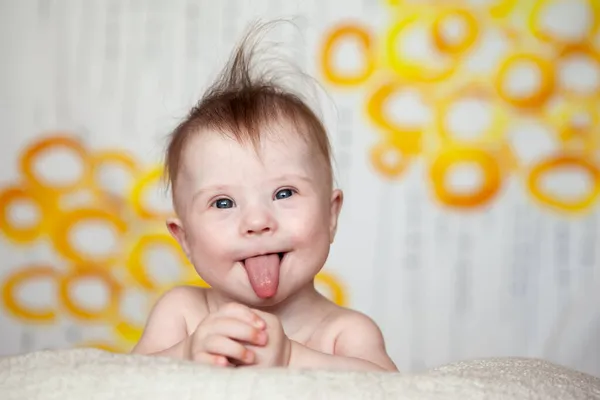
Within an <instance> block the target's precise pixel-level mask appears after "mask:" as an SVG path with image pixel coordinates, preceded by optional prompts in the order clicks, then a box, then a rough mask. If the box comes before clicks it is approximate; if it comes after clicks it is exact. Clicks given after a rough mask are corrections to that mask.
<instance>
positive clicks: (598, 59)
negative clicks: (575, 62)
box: [558, 43, 600, 101]
mask: <svg viewBox="0 0 600 400" xmlns="http://www.w3.org/2000/svg"><path fill="white" fill-rule="evenodd" d="M577 54H582V55H585V56H586V57H587V58H589V59H591V60H593V61H594V62H595V64H596V67H597V68H596V69H600V53H599V52H598V51H596V50H595V49H594V47H593V45H591V44H589V43H583V44H576V45H569V46H565V47H564V48H563V49H562V50H561V51H560V54H559V55H558V61H559V62H561V61H564V60H565V59H567V58H568V57H571V56H573V55H577ZM599 84H600V82H599ZM561 89H562V90H563V91H564V92H565V93H566V94H568V95H570V96H573V97H575V98H577V99H581V98H587V99H589V100H593V101H598V100H600V99H599V97H600V90H598V89H597V90H595V91H593V92H592V93H586V94H583V93H580V92H578V91H576V90H572V89H570V88H568V87H564V88H561Z"/></svg>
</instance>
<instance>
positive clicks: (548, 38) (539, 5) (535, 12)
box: [528, 0, 600, 46]
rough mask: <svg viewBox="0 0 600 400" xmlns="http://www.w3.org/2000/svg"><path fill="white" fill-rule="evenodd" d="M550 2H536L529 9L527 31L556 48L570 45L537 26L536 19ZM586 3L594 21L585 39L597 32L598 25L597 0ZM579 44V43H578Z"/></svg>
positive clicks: (589, 0)
mask: <svg viewBox="0 0 600 400" xmlns="http://www.w3.org/2000/svg"><path fill="white" fill-rule="evenodd" d="M550 2H551V0H536V1H535V4H534V5H533V8H532V9H531V13H530V14H529V19H528V25H529V30H530V31H531V33H533V35H534V36H535V37H536V38H537V39H539V40H542V41H545V42H549V43H552V44H554V45H557V46H562V45H565V44H571V43H573V42H571V41H569V40H564V39H561V38H557V37H554V36H552V34H550V33H548V32H545V31H544V30H543V28H542V27H541V26H539V24H538V17H539V16H540V15H542V14H543V11H544V8H546V7H547V6H548V3H550ZM586 3H587V4H588V6H589V7H590V9H591V11H592V12H591V16H592V17H593V19H594V21H593V22H592V26H591V27H590V31H589V32H588V33H587V35H586V37H587V38H590V37H592V36H593V35H594V34H595V33H596V31H597V30H598V26H599V25H600V2H598V0H587V1H586ZM584 40H585V39H584ZM579 42H580V41H579Z"/></svg>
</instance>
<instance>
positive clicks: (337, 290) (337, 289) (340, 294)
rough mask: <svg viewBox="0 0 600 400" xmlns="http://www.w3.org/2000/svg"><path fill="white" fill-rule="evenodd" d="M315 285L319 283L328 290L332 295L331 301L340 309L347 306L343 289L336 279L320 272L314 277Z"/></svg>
mask: <svg viewBox="0 0 600 400" xmlns="http://www.w3.org/2000/svg"><path fill="white" fill-rule="evenodd" d="M315 281H316V282H317V283H321V284H323V285H325V286H327V287H328V288H329V290H330V291H331V295H332V297H333V298H332V299H331V300H332V301H333V302H334V303H335V304H337V305H338V306H340V307H346V306H347V305H348V299H347V296H346V293H345V291H344V288H343V287H342V285H341V284H340V282H339V281H338V279H337V278H336V277H335V276H333V275H332V274H329V273H327V272H324V271H321V272H319V273H318V274H317V276H316V277H315Z"/></svg>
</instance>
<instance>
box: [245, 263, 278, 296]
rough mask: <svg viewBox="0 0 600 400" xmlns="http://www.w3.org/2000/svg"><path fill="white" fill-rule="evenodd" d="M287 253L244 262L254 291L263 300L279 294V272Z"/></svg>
mask: <svg viewBox="0 0 600 400" xmlns="http://www.w3.org/2000/svg"><path fill="white" fill-rule="evenodd" d="M285 255H286V252H280V253H270V254H264V255H259V256H255V257H249V258H246V259H245V260H242V265H243V266H244V269H245V270H246V273H247V274H248V280H249V281H250V285H251V286H252V289H253V290H254V292H255V293H256V295H257V296H258V297H260V298H261V299H268V298H270V297H273V296H275V294H277V288H278V287H279V270H280V267H281V261H282V260H283V258H284V257H285Z"/></svg>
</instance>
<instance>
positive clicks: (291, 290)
mask: <svg viewBox="0 0 600 400" xmlns="http://www.w3.org/2000/svg"><path fill="white" fill-rule="evenodd" d="M250 36H251V35H249V36H247V37H246V39H245V40H244V41H243V42H242V44H241V46H240V47H239V48H238V49H237V50H236V51H235V52H234V54H233V57H232V59H231V60H230V62H229V63H228V65H227V67H226V68H225V70H224V71H223V72H222V75H221V77H220V79H218V80H217V82H216V83H215V84H214V85H213V86H212V87H211V88H210V89H209V90H208V91H207V93H206V94H205V95H204V97H203V98H202V99H201V100H200V102H199V103H198V104H197V105H196V107H195V108H193V109H192V111H191V112H190V113H189V115H188V117H187V118H186V119H185V120H184V121H183V122H182V123H181V124H180V125H179V126H178V127H177V128H176V129H175V131H174V132H173V133H172V136H171V137H170V142H169V146H168V149H167V154H166V172H167V176H168V178H169V182H170V184H171V188H172V193H173V204H174V208H175V211H176V215H177V218H174V219H171V220H169V221H167V227H168V230H169V232H170V233H171V234H172V235H173V237H175V239H176V240H177V241H178V243H179V244H180V245H181V247H182V249H183V250H184V252H185V254H186V255H187V257H188V258H189V259H190V261H191V263H192V264H193V265H194V268H195V269H196V271H197V272H198V274H199V275H200V276H201V277H202V279H203V280H204V281H206V282H207V283H208V284H209V285H210V287H211V288H210V289H206V288H200V287H190V286H182V287H176V288H174V289H172V290H170V291H168V292H166V293H165V294H164V295H163V296H162V297H161V298H160V300H159V301H158V302H157V303H156V305H155V306H154V308H153V310H152V312H151V313H150V316H149V318H148V321H147V323H146V327H145V329H144V333H143V335H142V337H141V339H140V341H139V342H138V343H137V345H136V346H135V348H134V349H133V353H137V354H146V355H157V356H166V357H175V358H180V359H186V360H193V361H197V362H200V363H205V364H209V365H215V366H223V367H228V366H236V367H241V366H261V367H292V368H318V369H338V370H339V369H345V370H364V371H367V370H373V371H377V370H380V371H396V370H397V369H396V366H395V365H394V363H393V362H392V360H391V359H390V357H389V356H388V355H387V353H386V350H385V344H384V340H383V337H382V334H381V331H380V329H379V328H378V327H377V325H376V324H375V323H374V322H373V321H372V320H371V319H370V318H368V317H367V316H365V315H363V314H361V313H359V312H356V311H353V310H350V309H346V308H343V307H339V306H337V305H336V304H334V303H332V302H331V301H329V300H328V299H327V298H325V297H324V296H322V295H321V294H319V292H318V291H317V290H316V289H315V283H314V279H315V276H316V275H317V273H318V272H319V271H320V270H321V268H322V267H323V265H324V264H325V261H326V259H327V257H328V254H329V249H330V245H331V243H332V242H333V239H334V237H335V233H336V229H337V222H338V215H339V213H340V209H341V207H342V192H341V191H340V190H338V189H334V188H333V177H332V175H333V174H332V167H331V161H330V145H329V141H328V137H327V133H326V131H325V128H324V126H323V124H322V123H321V121H320V120H319V118H318V117H317V116H316V115H315V114H314V113H313V112H312V111H311V109H310V108H309V107H308V106H307V105H306V104H305V103H304V102H303V101H302V100H301V99H300V98H299V97H298V96H297V95H295V94H293V93H292V92H291V91H287V90H285V89H284V88H283V87H281V86H279V85H276V84H274V83H273V82H271V80H269V79H267V78H266V76H263V77H259V78H255V77H252V76H251V73H250V72H251V68H250V67H251V62H250V61H251V58H252V54H253V51H252V49H251V48H248V42H249V38H250Z"/></svg>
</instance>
